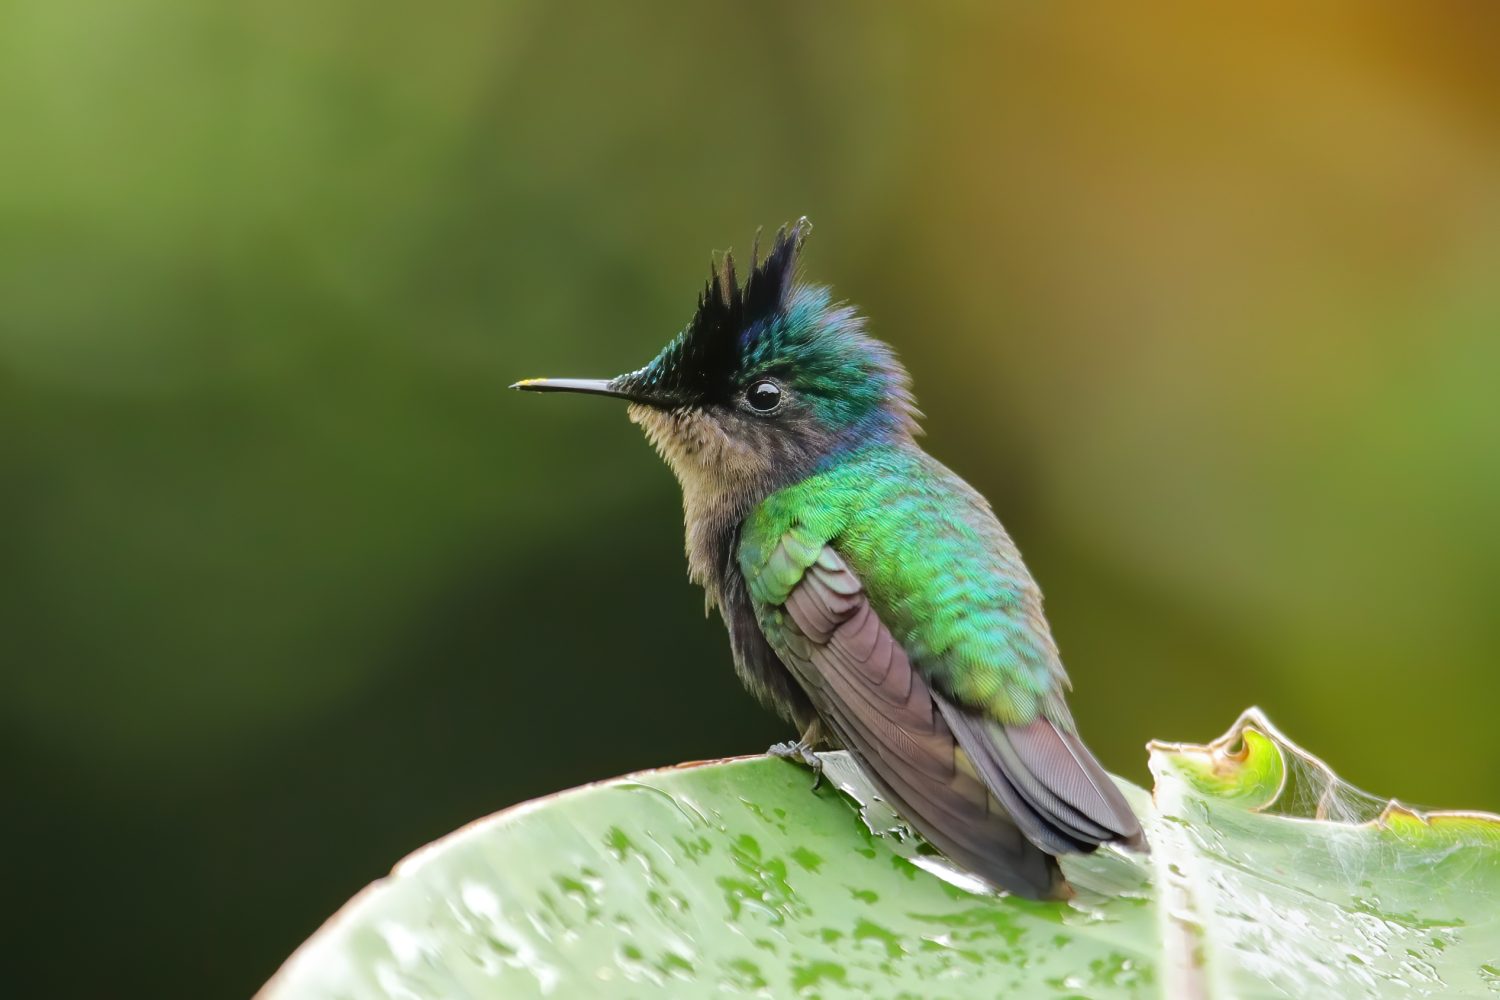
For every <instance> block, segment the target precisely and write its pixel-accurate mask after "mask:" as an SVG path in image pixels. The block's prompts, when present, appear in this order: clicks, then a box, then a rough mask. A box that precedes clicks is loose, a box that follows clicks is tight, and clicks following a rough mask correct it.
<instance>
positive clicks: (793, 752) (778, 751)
mask: <svg viewBox="0 0 1500 1000" xmlns="http://www.w3.org/2000/svg"><path fill="white" fill-rule="evenodd" d="M766 756H767V757H780V758H781V759H782V760H789V761H791V762H792V763H793V764H801V765H802V766H803V767H807V768H811V769H812V773H813V783H812V786H813V790H814V791H816V790H817V788H818V786H819V785H821V784H822V783H823V761H822V760H821V759H819V757H818V755H817V754H816V753H814V752H813V748H812V744H810V743H808V742H807V741H806V740H787V741H786V742H784V743H776V744H773V745H772V746H771V747H769V748H768V749H767V750H766Z"/></svg>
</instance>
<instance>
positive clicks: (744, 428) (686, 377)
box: [513, 219, 1146, 899]
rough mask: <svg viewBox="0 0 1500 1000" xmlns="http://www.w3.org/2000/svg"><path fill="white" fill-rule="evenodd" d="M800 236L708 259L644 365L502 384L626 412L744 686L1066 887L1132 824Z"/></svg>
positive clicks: (954, 825) (1005, 556)
mask: <svg viewBox="0 0 1500 1000" xmlns="http://www.w3.org/2000/svg"><path fill="white" fill-rule="evenodd" d="M810 229H811V226H810V225H809V224H808V222H807V220H806V219H802V220H800V221H799V222H798V223H797V224H796V225H793V226H790V227H782V229H781V230H780V231H779V232H778V233H777V234H776V238H775V241H774V244H773V245H772V246H771V248H770V251H769V252H768V253H767V254H766V256H765V258H764V259H763V260H762V259H760V255H759V252H758V242H759V241H758V240H757V248H756V249H755V250H752V253H751V261H750V264H751V266H750V273H749V275H748V277H747V278H746V280H745V281H744V283H743V284H740V282H739V280H738V279H737V277H736V275H735V263H734V257H733V254H731V253H726V254H724V256H723V257H722V260H721V261H720V262H719V263H718V264H716V265H713V266H711V268H710V277H709V281H708V283H707V285H706V287H705V288H704V290H703V292H702V294H701V295H700V296H699V298H698V308H697V311H696V312H695V313H694V314H693V317H692V319H691V320H690V321H689V322H688V324H687V326H686V328H685V329H683V330H682V332H681V333H679V334H678V335H677V336H676V337H675V338H674V339H673V340H672V341H671V342H670V343H668V344H667V346H666V347H665V348H664V349H663V350H662V351H661V353H660V354H658V355H657V356H656V358H655V359H654V360H652V361H651V362H650V363H649V364H647V365H646V366H645V367H643V368H640V369H638V370H636V371H633V372H628V373H626V374H624V375H619V376H617V377H615V378H612V379H599V380H593V379H527V380H525V381H522V382H517V383H516V384H515V385H514V386H513V388H516V389H524V390H528V391H532V392H575V393H591V394H594V395H598V396H613V397H618V398H620V399H623V400H625V401H627V402H628V404H629V407H628V412H629V415H630V419H631V420H632V421H634V422H635V423H637V424H640V425H641V427H642V428H643V429H644V430H645V433H646V436H647V438H648V439H650V441H651V443H652V444H653V445H654V446H655V447H656V449H657V451H658V452H660V453H661V455H662V457H663V458H664V459H665V460H666V462H667V464H668V465H669V466H671V468H672V471H673V473H675V474H676V477H677V479H678V481H679V483H680V484H681V486H682V500H683V511H684V521H685V524H686V531H687V561H688V571H689V576H690V577H691V579H692V580H693V581H694V582H695V583H698V584H700V585H702V587H703V589H704V591H705V593H706V596H707V600H708V603H709V605H710V606H712V607H717V608H718V610H719V612H720V614H721V616H722V617H723V619H724V624H725V626H726V627H727V629H728V632H729V645H730V649H731V651H732V653H733V657H734V664H735V667H736V669H737V671H738V673H739V676H740V678H741V679H742V680H743V681H744V683H745V686H746V687H748V688H749V689H750V691H751V692H752V693H753V694H754V695H755V696H756V697H757V698H758V699H759V700H760V701H761V702H762V703H764V704H765V705H766V706H768V707H770V708H772V709H774V710H775V711H777V712H778V713H780V715H781V716H782V717H783V718H785V719H786V720H787V721H788V722H790V723H792V724H794V725H795V726H797V727H798V728H799V731H800V732H801V733H802V736H801V739H800V740H798V741H797V742H796V743H789V744H780V745H778V747H775V748H772V749H773V752H778V753H780V754H781V755H784V756H793V757H797V758H799V759H802V760H805V761H806V762H808V763H810V764H812V763H814V762H815V761H816V758H815V757H814V756H813V754H812V750H813V748H815V747H817V746H830V747H843V748H844V749H846V750H848V751H849V753H850V754H851V755H852V756H853V758H854V760H855V761H856V762H857V763H858V764H859V766H860V767H861V768H862V769H863V771H864V772H865V773H866V774H867V775H868V777H869V778H870V779H871V781H872V782H873V784H874V785H875V787H876V788H877V789H879V790H880V792H881V793H882V794H883V795H884V796H885V797H886V799H887V800H888V802H889V803H890V804H891V806H892V807H893V808H894V809H895V810H896V812H897V813H898V814H899V815H900V816H901V817H902V818H903V819H904V820H905V821H906V822H907V823H908V824H909V825H910V826H911V827H913V828H914V829H915V830H916V831H917V832H918V833H920V834H921V835H922V836H923V837H924V838H925V839H926V840H927V841H928V842H929V843H930V844H932V845H933V846H934V847H936V848H937V849H938V850H939V851H941V852H942V853H943V854H944V855H946V856H947V857H948V859H949V860H950V861H952V862H954V863H956V864H957V865H959V866H960V867H962V868H964V869H967V870H968V871H969V872H971V873H973V874H974V875H976V876H978V877H980V878H981V879H982V880H984V881H985V882H987V883H989V884H991V885H992V886H994V887H996V888H1000V889H1005V890H1008V891H1010V892H1013V893H1016V894H1019V895H1022V896H1027V897H1031V898H1038V899H1047V898H1052V899H1056V898H1065V897H1066V896H1068V895H1069V894H1070V891H1071V890H1070V889H1069V887H1068V886H1067V883H1066V882H1065V880H1064V879H1063V876H1062V873H1061V871H1060V869H1059V868H1058V864H1057V856H1058V855H1062V854H1068V853H1081V852H1088V851H1093V850H1095V849H1096V848H1098V847H1099V846H1100V845H1101V844H1105V843H1111V842H1117V843H1119V844H1121V845H1123V846H1126V847H1130V848H1134V849H1140V850H1143V849H1145V847H1146V843H1145V837H1144V835H1143V834H1142V832H1141V827H1140V823H1139V821H1138V820H1137V819H1136V817H1135V814H1134V813H1133V812H1132V811H1131V809H1130V806H1129V805H1128V804H1127V803H1126V801H1125V799H1124V797H1123V796H1122V795H1121V794H1120V791H1119V789H1118V788H1116V786H1115V784H1114V782H1113V781H1112V780H1111V779H1110V777H1109V776H1108V775H1107V774H1106V773H1105V772H1104V769H1103V768H1102V767H1100V765H1099V763H1098V762H1097V761H1096V760H1095V759H1094V756H1093V754H1091V753H1090V752H1089V749H1088V748H1087V747H1086V746H1084V744H1083V741H1082V740H1080V739H1079V737H1078V733H1077V730H1076V727H1075V725H1074V722H1073V718H1072V715H1071V714H1070V712H1069V710H1068V706H1067V703H1066V702H1065V701H1064V692H1065V691H1066V690H1067V688H1068V687H1069V683H1068V678H1067V674H1066V673H1065V672H1064V670H1063V665H1062V661H1061V660H1060V659H1059V657H1058V651H1057V645H1056V643H1054V642H1053V639H1052V635H1051V632H1050V630H1049V628H1048V625H1047V620H1046V618H1045V617H1044V616H1043V614H1042V595H1041V591H1040V590H1039V589H1038V587H1037V585H1036V583H1035V582H1034V581H1033V580H1032V578H1031V574H1030V573H1029V572H1028V571H1027V569H1026V566H1025V564H1024V563H1022V561H1021V554H1020V552H1019V551H1018V550H1017V548H1016V546H1015V544H1014V543H1013V542H1012V541H1011V539H1010V536H1009V535H1007V534H1006V532H1005V529H1004V528H1002V527H1001V526H1000V522H999V521H998V520H996V518H995V515H994V513H993V512H992V511H991V509H990V505H989V503H988V502H987V501H986V500H985V499H984V497H982V496H980V495H979V493H978V492H976V491H975V490H974V489H973V488H972V487H970V486H969V485H968V483H966V482H964V481H963V480H962V479H960V478H959V477H958V476H957V475H956V474H954V473H953V472H950V471H949V470H948V469H947V468H946V467H944V466H943V465H942V464H941V463H939V462H938V461H937V460H936V459H934V458H932V457H931V456H929V455H928V454H927V453H926V452H925V451H923V450H922V448H921V447H920V446H918V444H917V442H916V435H917V434H918V433H919V429H918V426H917V417H918V412H917V410H916V408H915V405H914V401H913V397H912V394H911V388H910V380H909V378H908V376H907V373H906V371H905V369H904V368H903V367H902V366H901V364H900V363H899V362H898V361H897V360H896V356H895V355H894V354H893V353H892V351H891V349H890V348H889V347H887V346H886V345H885V344H883V343H881V342H880V341H878V340H876V339H874V338H873V337H871V336H870V335H869V334H868V333H867V332H866V331H865V324H864V321H863V320H862V318H861V317H860V315H859V314H858V313H856V312H855V311H854V310H853V309H852V308H850V307H848V306H847V305H844V304H841V303H835V302H834V301H833V300H832V297H831V295H830V293H829V291H828V289H826V288H824V287H820V286H818V285H814V284H809V283H805V282H803V281H802V280H801V277H800V275H799V273H798V257H799V254H800V251H801V249H802V245H803V242H804V240H805V239H806V237H807V234H808V232H809V231H810Z"/></svg>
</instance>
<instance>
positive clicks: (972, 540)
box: [747, 445, 1067, 722]
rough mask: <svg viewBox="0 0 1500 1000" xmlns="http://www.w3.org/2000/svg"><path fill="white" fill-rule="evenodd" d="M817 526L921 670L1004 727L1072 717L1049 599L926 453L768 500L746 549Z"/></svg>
mask: <svg viewBox="0 0 1500 1000" xmlns="http://www.w3.org/2000/svg"><path fill="white" fill-rule="evenodd" d="M794 523H805V524H808V525H810V526H811V527H812V528H813V529H814V531H815V532H816V533H818V534H822V535H823V536H824V537H825V538H826V539H827V540H828V541H829V542H830V543H831V544H833V545H834V546H835V547H836V548H837V549H838V550H839V552H840V554H841V555H842V556H843V557H844V559H845V560H846V561H847V562H848V563H849V566H850V568H851V569H852V570H853V571H854V572H855V573H856V574H858V576H859V578H860V580H861V581H862V582H863V583H864V586H865V588H866V590H867V591H868V592H869V594H870V600H871V603H872V605H873V606H874V608H875V611H876V613H877V614H879V615H880V617H881V620H882V621H883V622H884V623H885V624H886V626H887V627H888V628H890V630H891V631H892V633H893V634H894V635H895V636H896V638H897V639H898V640H899V641H900V643H901V645H902V647H903V648H904V649H905V650H906V652H907V654H908V655H910V656H911V658H912V660H913V661H914V662H915V663H917V664H918V666H919V668H920V669H921V670H922V671H923V673H924V674H925V675H926V676H928V677H929V679H931V680H932V681H933V682H934V683H935V684H937V685H938V686H939V687H940V688H942V689H944V690H945V691H946V692H948V693H951V694H953V695H954V696H956V697H958V698H959V699H960V700H961V701H963V702H965V703H967V704H973V705H984V706H988V707H990V708H991V710H992V712H993V714H994V716H995V717H996V718H997V719H1000V720H1001V721H1018V722H1025V721H1030V720H1031V719H1033V718H1035V717H1036V716H1037V715H1038V714H1048V715H1056V716H1057V717H1058V721H1063V720H1065V719H1066V717H1067V714H1066V713H1067V707H1066V705H1065V704H1064V703H1063V701H1062V697H1061V692H1062V690H1063V689H1064V688H1065V686H1066V684H1067V678H1066V674H1065V673H1064V671H1063V667H1062V663H1061V661H1060V660H1059V658H1058V655H1057V647H1056V645H1055V644H1054V643H1053V641H1052V637H1051V633H1050V632H1049V630H1048V627H1047V622H1046V619H1045V618H1044V617H1043V614H1042V598H1041V592H1040V590H1039V589H1038V588H1037V585H1036V583H1035V582H1034V581H1033V580H1032V578H1031V574H1030V573H1029V572H1028V571H1027V569H1026V566H1025V564H1024V563H1023V562H1022V560H1021V555H1020V552H1019V551H1018V550H1017V549H1016V546H1015V544H1014V543H1013V542H1012V541H1011V540H1010V537H1009V536H1008V535H1007V534H1006V533H1005V530H1004V528H1002V527H1001V526H1000V522H999V521H998V520H996V518H995V515H994V513H993V512H992V511H991V510H990V505H989V504H988V503H987V502H986V501H985V499H984V498H983V497H982V496H980V495H979V493H978V492H976V491H975V490H974V489H973V488H971V487H970V486H969V485H968V484H967V483H965V482H964V481H963V480H962V479H960V478H959V477H958V476H957V475H956V474H954V473H953V472H952V471H950V470H949V469H948V468H947V467H945V466H944V465H943V464H942V463H940V462H938V461H937V460H936V459H934V458H932V457H931V456H930V455H928V454H927V453H926V452H924V451H922V450H921V449H920V448H918V447H916V446H915V445H887V446H882V447H878V448H871V449H867V450H865V451H862V452H858V453H856V454H854V455H851V456H849V457H848V458H847V459H846V460H845V461H843V462H841V463H839V464H838V465H836V466H834V467H832V468H830V469H828V470H826V471H823V472H820V473H818V474H816V475H814V476H812V477H809V478H808V479H806V480H804V481H802V482H801V483H798V484H796V485H794V486H791V487H788V488H786V489H783V490H781V491H779V492H778V493H776V494H774V495H772V496H771V497H769V498H768V499H767V500H766V501H764V502H763V503H762V504H761V505H760V507H759V508H758V509H757V511H756V512H755V513H754V514H753V515H752V517H751V519H750V522H749V524H750V525H751V527H752V530H751V531H750V532H747V537H749V536H751V535H754V536H759V537H763V538H773V537H776V536H778V535H780V534H781V533H782V532H784V531H785V530H787V528H789V527H790V526H791V525H792V524H794Z"/></svg>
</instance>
